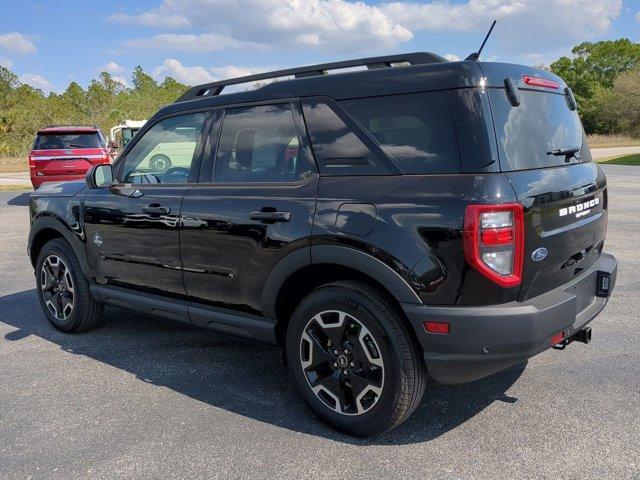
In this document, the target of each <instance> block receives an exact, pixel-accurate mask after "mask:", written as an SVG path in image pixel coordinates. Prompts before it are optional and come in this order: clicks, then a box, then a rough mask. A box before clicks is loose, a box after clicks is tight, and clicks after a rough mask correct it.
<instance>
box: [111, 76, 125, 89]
mask: <svg viewBox="0 0 640 480" xmlns="http://www.w3.org/2000/svg"><path fill="white" fill-rule="evenodd" d="M111 78H113V80H114V81H115V82H118V83H119V84H120V85H122V86H123V87H127V88H128V87H129V82H128V81H127V79H126V78H124V77H122V76H120V75H114V76H113V77H111Z"/></svg>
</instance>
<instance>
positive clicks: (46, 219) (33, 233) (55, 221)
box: [28, 216, 91, 278]
mask: <svg viewBox="0 0 640 480" xmlns="http://www.w3.org/2000/svg"><path fill="white" fill-rule="evenodd" d="M43 230H55V231H56V232H57V233H59V234H60V236H62V237H63V238H64V239H65V240H66V241H67V243H69V245H71V248H72V249H73V253H75V254H76V258H77V259H78V262H79V263H80V268H82V273H84V274H85V276H86V277H87V278H91V276H90V271H89V263H88V262H87V256H86V251H85V248H84V243H83V242H82V240H80V238H79V237H78V234H76V233H74V232H73V231H72V230H71V228H70V227H69V226H68V225H67V224H66V223H64V222H63V221H62V220H60V219H59V218H58V217H54V216H41V217H38V218H36V219H35V220H34V221H33V223H32V224H31V229H30V230H29V243H28V252H29V257H30V258H32V255H31V249H32V248H33V242H34V240H35V239H36V237H37V236H38V234H39V233H40V232H42V231H43ZM32 263H33V262H32ZM34 267H35V265H34Z"/></svg>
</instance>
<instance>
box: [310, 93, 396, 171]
mask: <svg viewBox="0 0 640 480" xmlns="http://www.w3.org/2000/svg"><path fill="white" fill-rule="evenodd" d="M302 105H303V110H304V118H305V121H306V124H307V130H308V131H309V136H310V137H311V145H312V147H313V153H314V155H315V158H316V162H317V163H318V168H319V169H320V173H325V174H334V175H339V174H358V173H361V174H372V173H379V172H380V173H384V172H386V171H387V170H386V168H382V167H380V165H379V161H378V159H377V157H376V156H375V155H374V154H373V153H372V152H371V151H370V150H369V149H368V148H367V146H366V145H365V144H364V143H363V142H362V141H361V140H360V139H359V138H358V136H357V135H356V134H355V133H354V132H353V131H352V130H351V128H349V127H348V126H347V125H346V124H345V123H344V122H343V121H342V119H341V118H340V117H339V116H338V115H337V114H336V112H334V111H333V109H332V108H331V107H330V106H329V105H328V104H327V103H325V102H323V101H312V100H309V101H305V102H303V104H302Z"/></svg>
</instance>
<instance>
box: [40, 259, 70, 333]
mask: <svg viewBox="0 0 640 480" xmlns="http://www.w3.org/2000/svg"><path fill="white" fill-rule="evenodd" d="M40 290H41V291H42V297H43V299H44V303H45V305H46V306H47V309H48V310H49V312H50V313H51V315H53V316H54V317H55V318H56V319H57V320H60V321H65V320H67V319H68V318H69V317H70V316H71V314H72V313H73V305H74V298H75V289H74V283H73V277H72V276H71V271H70V270H69V267H67V264H66V263H65V262H64V261H63V260H62V259H61V258H60V257H59V256H57V255H49V256H48V257H47V258H46V259H45V260H44V262H43V263H42V268H41V269H40Z"/></svg>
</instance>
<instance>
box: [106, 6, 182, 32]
mask: <svg viewBox="0 0 640 480" xmlns="http://www.w3.org/2000/svg"><path fill="white" fill-rule="evenodd" d="M107 20H109V21H110V22H114V23H120V24H122V25H141V26H143V27H167V28H182V27H188V26H189V21H188V20H187V19H186V18H185V17H183V16H182V15H176V14H171V13H167V12H163V11H162V10H153V11H150V12H145V13H141V14H140V15H129V14H127V13H115V14H113V15H111V16H109V17H108V18H107Z"/></svg>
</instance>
